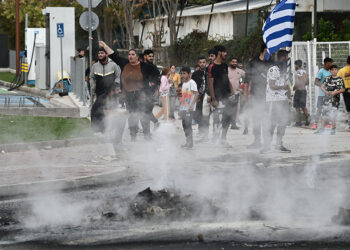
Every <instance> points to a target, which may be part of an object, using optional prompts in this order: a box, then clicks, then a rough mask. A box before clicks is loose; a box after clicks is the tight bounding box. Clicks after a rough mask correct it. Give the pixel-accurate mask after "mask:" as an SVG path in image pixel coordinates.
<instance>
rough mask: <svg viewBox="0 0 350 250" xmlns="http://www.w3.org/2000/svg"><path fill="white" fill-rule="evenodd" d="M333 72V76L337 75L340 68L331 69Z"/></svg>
mask: <svg viewBox="0 0 350 250" xmlns="http://www.w3.org/2000/svg"><path fill="white" fill-rule="evenodd" d="M331 74H332V76H336V75H337V74H338V69H337V68H333V69H331Z"/></svg>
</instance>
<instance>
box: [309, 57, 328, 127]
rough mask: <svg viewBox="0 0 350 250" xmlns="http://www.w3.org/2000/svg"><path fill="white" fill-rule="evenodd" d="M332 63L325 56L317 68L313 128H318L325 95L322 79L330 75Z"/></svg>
mask: <svg viewBox="0 0 350 250" xmlns="http://www.w3.org/2000/svg"><path fill="white" fill-rule="evenodd" d="M332 64H333V59H331V58H329V57H326V58H325V59H324V60H323V68H322V69H320V70H319V72H318V73H317V76H316V79H315V85H316V86H318V87H319V89H318V97H317V112H316V117H315V122H314V124H313V125H312V129H313V130H315V129H317V128H318V126H317V124H318V121H319V119H320V116H321V112H322V106H323V98H324V96H325V93H324V92H323V90H322V88H321V86H322V84H323V83H324V80H326V78H327V77H329V76H331V72H330V71H329V68H330V67H331V66H332Z"/></svg>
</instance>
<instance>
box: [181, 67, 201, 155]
mask: <svg viewBox="0 0 350 250" xmlns="http://www.w3.org/2000/svg"><path fill="white" fill-rule="evenodd" d="M181 78H182V81H183V83H182V97H181V99H180V115H181V118H182V127H183V129H184V131H185V136H186V143H185V144H184V145H182V146H181V147H183V148H187V149H189V148H192V147H193V136H192V120H193V114H194V111H195V110H196V102H197V100H198V90H197V84H196V82H195V81H193V80H192V79H191V69H190V68H189V67H183V68H182V69H181Z"/></svg>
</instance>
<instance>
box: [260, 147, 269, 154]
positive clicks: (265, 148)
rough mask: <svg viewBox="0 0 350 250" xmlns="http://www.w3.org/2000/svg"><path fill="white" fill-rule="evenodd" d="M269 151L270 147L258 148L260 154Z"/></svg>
mask: <svg viewBox="0 0 350 250" xmlns="http://www.w3.org/2000/svg"><path fill="white" fill-rule="evenodd" d="M270 151H271V149H270V147H268V146H264V147H263V148H262V149H260V154H265V153H268V152H270Z"/></svg>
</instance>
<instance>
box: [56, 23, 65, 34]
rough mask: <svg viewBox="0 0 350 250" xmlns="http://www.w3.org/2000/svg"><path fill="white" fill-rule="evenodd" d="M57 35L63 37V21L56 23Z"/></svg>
mask: <svg viewBox="0 0 350 250" xmlns="http://www.w3.org/2000/svg"><path fill="white" fill-rule="evenodd" d="M57 37H64V24H63V23H58V24H57Z"/></svg>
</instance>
